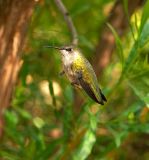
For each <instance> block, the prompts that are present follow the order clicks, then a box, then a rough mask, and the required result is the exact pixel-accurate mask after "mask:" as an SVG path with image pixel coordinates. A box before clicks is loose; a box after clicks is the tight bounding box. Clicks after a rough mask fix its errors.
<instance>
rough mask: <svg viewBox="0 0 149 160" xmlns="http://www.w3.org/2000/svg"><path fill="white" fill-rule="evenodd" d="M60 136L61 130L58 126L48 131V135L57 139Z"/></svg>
mask: <svg viewBox="0 0 149 160" xmlns="http://www.w3.org/2000/svg"><path fill="white" fill-rule="evenodd" d="M61 136H62V130H61V129H60V128H54V129H52V130H51V131H50V132H49V137H52V138H53V139H57V138H59V137H61Z"/></svg>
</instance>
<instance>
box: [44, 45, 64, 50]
mask: <svg viewBox="0 0 149 160" xmlns="http://www.w3.org/2000/svg"><path fill="white" fill-rule="evenodd" d="M44 47H45V48H54V49H58V50H63V49H64V48H62V47H55V46H44Z"/></svg>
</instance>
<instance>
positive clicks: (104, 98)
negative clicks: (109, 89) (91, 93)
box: [100, 91, 107, 102]
mask: <svg viewBox="0 0 149 160" xmlns="http://www.w3.org/2000/svg"><path fill="white" fill-rule="evenodd" d="M100 95H101V98H102V100H103V101H105V102H107V99H106V97H105V96H104V94H103V93H102V92H101V91H100Z"/></svg>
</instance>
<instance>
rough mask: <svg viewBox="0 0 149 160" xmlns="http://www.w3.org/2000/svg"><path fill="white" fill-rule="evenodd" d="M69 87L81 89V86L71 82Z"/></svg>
mask: <svg viewBox="0 0 149 160" xmlns="http://www.w3.org/2000/svg"><path fill="white" fill-rule="evenodd" d="M71 85H72V86H73V87H75V88H78V89H81V86H80V85H79V84H78V83H77V82H71Z"/></svg>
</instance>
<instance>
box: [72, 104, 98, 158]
mask: <svg viewBox="0 0 149 160" xmlns="http://www.w3.org/2000/svg"><path fill="white" fill-rule="evenodd" d="M86 109H87V110H86V112H88V115H89V124H88V128H87V131H86V133H85V135H84V137H83V139H82V142H81V144H80V145H79V147H78V148H77V150H76V151H75V152H74V154H73V156H72V159H73V160H78V159H79V160H85V159H86V158H87V157H88V156H89V154H90V153H91V150H92V148H93V146H94V143H95V142H96V128H97V122H98V116H97V115H98V114H97V115H94V114H93V113H92V112H91V111H89V107H88V106H86Z"/></svg>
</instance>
